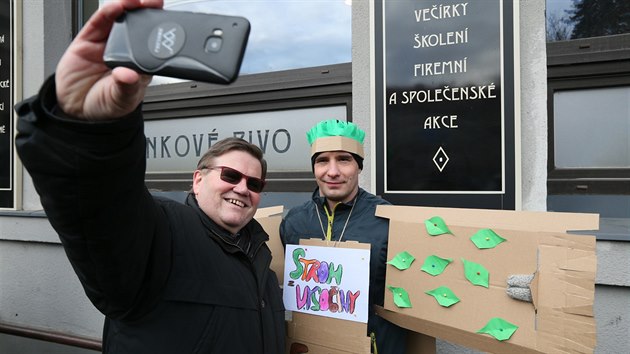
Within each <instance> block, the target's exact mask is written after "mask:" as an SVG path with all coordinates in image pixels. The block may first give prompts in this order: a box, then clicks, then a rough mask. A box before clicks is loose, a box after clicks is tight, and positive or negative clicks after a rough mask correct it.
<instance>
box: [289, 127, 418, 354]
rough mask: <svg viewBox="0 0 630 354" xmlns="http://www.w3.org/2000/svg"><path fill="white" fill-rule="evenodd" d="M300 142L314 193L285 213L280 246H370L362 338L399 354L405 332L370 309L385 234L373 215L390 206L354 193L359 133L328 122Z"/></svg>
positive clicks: (377, 292) (380, 291)
mask: <svg viewBox="0 0 630 354" xmlns="http://www.w3.org/2000/svg"><path fill="white" fill-rule="evenodd" d="M306 136H307V139H308V142H309V144H310V145H311V165H312V167H313V173H314V174H315V179H316V181H317V186H318V188H317V189H316V190H315V192H313V196H312V200H309V201H308V202H306V203H304V204H303V205H301V206H298V207H294V208H292V209H291V210H290V211H289V212H288V213H287V215H286V217H285V218H284V220H283V221H282V223H281V225H280V237H281V239H282V242H283V244H284V245H286V244H299V242H300V239H311V238H323V239H324V240H328V241H331V242H333V243H334V242H343V241H358V242H362V243H369V244H371V259H370V294H369V304H370V313H369V317H368V334H369V335H370V336H371V337H372V351H373V352H374V353H376V352H377V351H378V353H379V354H388V353H396V354H401V353H405V342H406V330H404V329H402V328H400V327H398V326H396V325H394V324H392V323H390V322H387V321H386V320H384V319H383V318H381V317H379V316H377V315H376V313H375V310H374V309H373V306H374V305H381V306H382V305H383V298H384V286H385V262H386V261H387V235H388V229H389V223H388V220H387V219H382V218H379V217H376V216H375V215H374V214H375V211H376V206H377V205H379V204H390V203H389V202H387V201H386V200H383V199H381V198H379V197H376V196H375V195H373V194H370V193H368V192H366V191H365V190H363V189H362V188H360V187H359V173H361V170H362V169H363V158H364V156H365V154H364V152H363V140H364V138H365V132H364V131H363V130H361V129H360V128H359V127H358V126H357V125H355V124H354V123H350V122H344V121H338V120H334V119H333V120H327V121H323V122H320V123H319V124H317V125H316V126H314V127H313V128H312V129H311V130H310V131H309V132H308V133H307V134H306Z"/></svg>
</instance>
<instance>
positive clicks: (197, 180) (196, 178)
mask: <svg viewBox="0 0 630 354" xmlns="http://www.w3.org/2000/svg"><path fill="white" fill-rule="evenodd" d="M203 176H204V173H203V172H202V171H201V170H195V172H194V173H193V181H192V190H193V193H194V194H195V195H197V194H198V193H199V188H201V180H202V179H203Z"/></svg>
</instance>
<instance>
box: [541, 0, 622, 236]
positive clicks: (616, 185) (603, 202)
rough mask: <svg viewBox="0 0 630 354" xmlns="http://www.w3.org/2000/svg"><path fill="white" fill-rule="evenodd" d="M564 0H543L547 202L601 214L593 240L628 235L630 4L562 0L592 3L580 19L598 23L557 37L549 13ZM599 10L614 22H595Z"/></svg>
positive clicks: (553, 207)
mask: <svg viewBox="0 0 630 354" xmlns="http://www.w3.org/2000/svg"><path fill="white" fill-rule="evenodd" d="M563 2H565V1H559V0H553V1H552V0H548V1H547V5H548V8H547V16H548V17H547V25H548V27H547V35H548V43H547V75H548V76H547V86H548V96H547V104H548V126H549V135H548V137H549V145H548V175H547V192H548V198H547V208H548V210H550V211H566V212H585V213H598V214H599V215H600V230H599V231H597V232H595V234H596V235H597V237H598V239H607V240H624V241H630V30H629V28H628V24H629V23H630V22H629V21H630V3H629V2H627V1H625V2H623V1H622V2H612V1H600V2H597V1H587V0H583V1H575V2H574V1H566V3H568V4H569V5H572V4H575V5H576V6H585V5H586V4H589V6H591V7H590V8H589V11H588V13H589V15H590V16H591V17H592V18H591V21H586V19H583V21H585V23H586V22H588V23H590V24H593V23H597V25H596V26H590V27H589V26H583V27H582V28H588V29H589V30H588V31H584V32H583V33H582V34H577V33H576V31H575V30H571V31H569V32H570V33H571V35H570V36H569V37H567V38H563V39H561V40H557V39H558V38H556V39H554V38H550V37H549V34H550V27H549V26H550V21H549V20H550V18H549V16H550V14H553V13H554V12H553V9H554V8H555V7H557V6H558V5H559V4H560V3H563ZM612 4H615V5H619V6H622V7H620V8H618V9H617V10H616V11H617V12H616V13H609V12H607V11H609V10H610V9H609V8H608V6H612ZM607 8H608V10H606V11H604V10H605V9H607ZM603 13H607V14H608V16H610V17H612V18H614V21H613V22H615V23H616V24H617V25H616V26H608V25H607V21H595V22H593V21H592V19H593V18H599V17H598V16H601V15H602V14H603ZM624 21H625V22H624ZM564 23H565V24H570V25H571V26H572V28H577V26H578V23H571V22H564ZM607 26H608V27H607ZM613 27H614V28H613Z"/></svg>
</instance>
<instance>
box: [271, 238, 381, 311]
mask: <svg viewBox="0 0 630 354" xmlns="http://www.w3.org/2000/svg"><path fill="white" fill-rule="evenodd" d="M369 263H370V250H368V249H366V250H361V249H352V248H333V247H319V246H304V245H287V246H286V252H285V262H284V284H283V299H284V306H285V308H286V309H287V310H289V311H298V312H303V313H308V314H313V315H318V316H325V317H333V318H338V319H343V320H349V321H355V322H363V323H366V322H367V318H368V289H369V278H370V264H369Z"/></svg>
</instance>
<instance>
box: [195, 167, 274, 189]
mask: <svg viewBox="0 0 630 354" xmlns="http://www.w3.org/2000/svg"><path fill="white" fill-rule="evenodd" d="M203 169H208V170H217V169H220V170H221V180H222V181H224V182H227V183H230V184H239V183H240V182H241V180H242V179H243V178H245V183H246V184H247V189H249V190H250V191H252V192H254V193H260V192H262V190H263V188H265V181H264V180H262V179H260V178H257V177H251V176H248V175H244V174H242V173H241V172H239V171H237V170H235V169H233V168H230V167H227V166H214V167H206V166H201V168H200V170H203Z"/></svg>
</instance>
